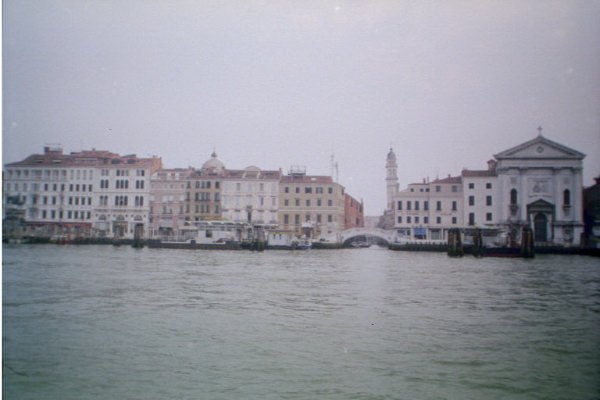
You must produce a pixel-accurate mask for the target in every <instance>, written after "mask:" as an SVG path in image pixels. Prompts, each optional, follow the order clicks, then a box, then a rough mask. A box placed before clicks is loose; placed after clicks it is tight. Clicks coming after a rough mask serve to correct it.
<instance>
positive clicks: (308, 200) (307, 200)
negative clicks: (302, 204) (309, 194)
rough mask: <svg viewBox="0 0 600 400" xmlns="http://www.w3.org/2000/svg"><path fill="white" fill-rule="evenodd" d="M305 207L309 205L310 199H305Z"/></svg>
mask: <svg viewBox="0 0 600 400" xmlns="http://www.w3.org/2000/svg"><path fill="white" fill-rule="evenodd" d="M306 207H310V199H306Z"/></svg>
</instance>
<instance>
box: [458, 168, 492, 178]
mask: <svg viewBox="0 0 600 400" xmlns="http://www.w3.org/2000/svg"><path fill="white" fill-rule="evenodd" d="M462 176H463V177H465V178H484V177H492V176H496V171H490V170H480V171H471V170H468V169H465V170H463V171H462Z"/></svg>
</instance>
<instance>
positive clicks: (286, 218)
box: [283, 214, 290, 225]
mask: <svg viewBox="0 0 600 400" xmlns="http://www.w3.org/2000/svg"><path fill="white" fill-rule="evenodd" d="M283 223H284V224H285V225H288V224H289V223H290V216H289V215H287V214H283Z"/></svg>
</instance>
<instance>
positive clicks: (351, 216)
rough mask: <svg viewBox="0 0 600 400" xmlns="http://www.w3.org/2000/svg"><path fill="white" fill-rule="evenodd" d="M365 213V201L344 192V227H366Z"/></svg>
mask: <svg viewBox="0 0 600 400" xmlns="http://www.w3.org/2000/svg"><path fill="white" fill-rule="evenodd" d="M364 226H365V213H364V207H363V202H362V201H360V202H359V201H358V200H356V199H355V198H354V197H352V196H350V195H349V194H348V193H345V194H344V229H352V228H364Z"/></svg>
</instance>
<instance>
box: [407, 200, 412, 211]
mask: <svg viewBox="0 0 600 400" xmlns="http://www.w3.org/2000/svg"><path fill="white" fill-rule="evenodd" d="M406 209H407V210H412V202H411V201H407V202H406Z"/></svg>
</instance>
